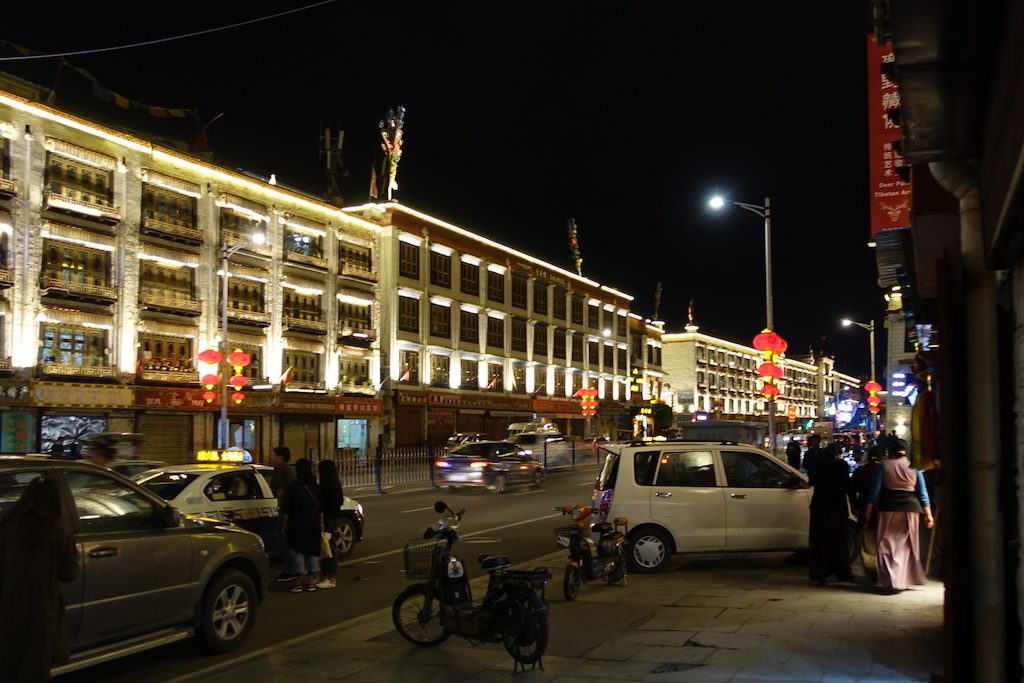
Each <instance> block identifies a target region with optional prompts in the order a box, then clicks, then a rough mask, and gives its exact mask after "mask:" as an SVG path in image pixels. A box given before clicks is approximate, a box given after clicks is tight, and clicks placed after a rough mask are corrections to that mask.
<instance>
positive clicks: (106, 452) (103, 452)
mask: <svg viewBox="0 0 1024 683" xmlns="http://www.w3.org/2000/svg"><path fill="white" fill-rule="evenodd" d="M73 449H74V444H72V450H73ZM115 455H117V451H116V450H115V449H114V447H113V446H112V445H111V444H109V443H107V442H106V441H104V440H101V439H96V440H95V441H93V442H92V443H91V444H89V462H91V463H92V464H94V465H99V466H100V467H110V461H111V460H113V459H114V456H115Z"/></svg>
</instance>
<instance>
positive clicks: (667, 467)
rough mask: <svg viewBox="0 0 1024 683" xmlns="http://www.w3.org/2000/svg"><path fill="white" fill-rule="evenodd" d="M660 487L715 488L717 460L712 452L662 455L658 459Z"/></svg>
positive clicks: (658, 482) (658, 481) (658, 483)
mask: <svg viewBox="0 0 1024 683" xmlns="http://www.w3.org/2000/svg"><path fill="white" fill-rule="evenodd" d="M656 483H657V485H658V486H715V459H714V456H713V455H712V454H711V451H688V452H684V453H662V454H661V457H660V458H659V459H658V478H657V482H656Z"/></svg>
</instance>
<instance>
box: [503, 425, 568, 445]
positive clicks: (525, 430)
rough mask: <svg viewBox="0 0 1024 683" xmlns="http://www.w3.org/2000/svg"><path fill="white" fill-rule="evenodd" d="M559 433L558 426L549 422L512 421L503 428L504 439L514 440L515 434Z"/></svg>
mask: <svg viewBox="0 0 1024 683" xmlns="http://www.w3.org/2000/svg"><path fill="white" fill-rule="evenodd" d="M548 433H555V434H559V431H558V426H557V425H554V424H551V423H550V422H513V423H512V424H510V425H509V426H508V429H506V430H505V440H506V441H514V440H515V439H514V437H515V436H516V435H517V434H548ZM559 436H561V434H559Z"/></svg>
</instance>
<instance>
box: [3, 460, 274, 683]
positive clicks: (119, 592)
mask: <svg viewBox="0 0 1024 683" xmlns="http://www.w3.org/2000/svg"><path fill="white" fill-rule="evenodd" d="M43 475H45V476H49V477H53V478H54V480H55V481H57V482H58V484H59V486H60V488H61V489H62V490H63V496H64V499H65V500H66V501H67V502H68V505H66V506H65V515H66V517H67V523H68V525H69V526H70V528H71V529H72V530H73V531H74V536H75V542H76V544H77V545H78V551H79V556H80V558H81V561H80V564H81V568H80V571H79V573H78V577H77V578H76V579H75V580H74V581H72V582H71V583H67V584H61V591H62V593H63V596H64V602H65V605H66V610H67V628H68V637H69V640H70V646H71V661H70V662H69V663H67V664H64V665H61V666H57V667H54V669H53V671H52V673H53V674H54V675H57V674H61V673H67V672H69V671H74V670H77V669H81V668H84V667H87V666H90V665H92V664H98V663H100V662H104V661H107V660H110V659H115V658H117V657H120V656H123V655H127V654H132V653H135V652H139V651H141V650H145V649H148V648H152V647H157V646H160V645H165V644H168V643H172V642H175V641H178V640H182V639H184V638H189V637H192V636H196V637H197V638H198V639H199V640H200V641H201V642H202V643H203V644H204V645H205V646H206V648H207V649H209V650H211V651H213V652H227V651H230V650H234V649H236V648H238V647H240V646H241V645H242V643H243V642H245V640H246V637H247V636H248V635H249V632H250V631H251V630H252V627H253V624H254V622H255V621H256V616H257V612H258V609H257V608H258V605H259V603H260V602H262V600H263V599H264V597H265V596H266V592H267V591H266V586H267V580H268V579H267V577H268V574H269V569H268V563H267V555H266V553H265V551H264V548H263V542H262V541H261V540H260V538H259V536H257V535H255V534H253V533H250V532H248V531H245V530H244V529H240V528H238V527H235V526H232V525H230V524H224V523H222V522H219V521H217V520H211V519H201V518H198V517H188V516H184V515H182V514H181V513H180V512H179V511H178V510H177V509H175V508H174V506H172V505H170V504H168V503H167V502H165V501H164V500H163V499H161V498H160V497H159V496H156V495H154V494H153V493H152V492H150V491H148V490H147V489H145V488H143V487H140V486H138V485H136V484H134V483H132V482H131V481H129V480H128V479H126V478H124V477H122V476H121V475H119V474H117V473H116V472H112V471H111V470H109V469H107V468H103V467H99V466H97V465H93V464H91V463H88V462H81V461H69V460H51V459H42V458H22V457H0V517H2V516H3V515H4V514H6V513H7V511H9V510H10V509H11V508H12V507H13V506H14V504H15V503H16V502H17V501H18V499H19V498H20V497H21V494H22V492H23V491H24V490H25V487H26V486H27V485H28V484H29V482H31V481H32V480H33V479H35V478H37V477H39V476H43Z"/></svg>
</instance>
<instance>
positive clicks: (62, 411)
mask: <svg viewBox="0 0 1024 683" xmlns="http://www.w3.org/2000/svg"><path fill="white" fill-rule="evenodd" d="M29 396H30V400H29V402H30V404H31V406H32V412H31V413H30V412H29V411H28V410H25V411H18V412H12V413H10V414H7V413H6V411H5V417H6V418H7V420H5V421H10V420H12V419H13V421H14V422H15V423H20V424H21V425H24V415H26V414H32V415H33V420H34V424H33V429H32V431H33V432H34V435H36V436H37V438H34V439H23V440H22V444H21V446H24V445H28V442H29V441H33V442H34V443H32V444H31V445H32V447H33V448H32V450H35V451H36V452H42V453H50V452H51V451H53V450H60V451H61V452H62V453H63V455H64V456H65V457H72V458H79V457H84V455H85V444H86V443H87V441H88V439H89V437H91V436H93V435H94V434H99V433H101V432H132V431H134V424H133V420H132V411H131V409H132V408H133V406H134V397H133V394H132V388H131V387H127V386H119V385H109V384H84V383H82V384H79V383H75V382H31V383H29ZM18 413H21V417H20V418H19V417H14V416H15V415H17V414H18ZM12 429H13V430H14V432H13V433H18V432H20V431H22V430H20V429H18V428H17V427H14V426H13V425H12ZM4 431H5V435H6V432H7V426H6V425H5V428H4ZM55 447H56V448H55ZM36 449H38V450H36ZM4 451H5V452H8V451H7V450H6V446H5V449H4ZM14 452H19V451H14ZM20 452H31V451H20Z"/></svg>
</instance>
